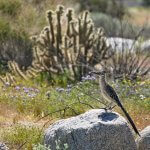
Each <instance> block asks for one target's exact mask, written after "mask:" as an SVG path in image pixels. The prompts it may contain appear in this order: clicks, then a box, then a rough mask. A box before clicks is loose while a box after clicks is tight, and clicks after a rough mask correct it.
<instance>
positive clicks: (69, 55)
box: [33, 6, 110, 80]
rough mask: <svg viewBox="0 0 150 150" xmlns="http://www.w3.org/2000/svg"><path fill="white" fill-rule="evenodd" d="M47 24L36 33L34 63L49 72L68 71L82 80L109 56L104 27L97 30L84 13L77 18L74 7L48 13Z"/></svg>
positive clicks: (60, 7) (60, 72)
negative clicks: (90, 70)
mask: <svg viewBox="0 0 150 150" xmlns="http://www.w3.org/2000/svg"><path fill="white" fill-rule="evenodd" d="M47 19H48V23H49V24H48V26H47V27H45V28H44V29H43V30H42V32H41V33H40V35H38V36H36V37H35V36H34V37H33V40H34V43H35V46H34V61H33V66H34V68H36V69H40V70H42V71H48V72H49V73H50V74H52V73H56V74H62V73H64V72H66V71H69V72H70V74H71V77H73V79H79V80H80V79H81V77H82V76H84V75H85V74H86V73H87V72H88V71H89V68H90V67H94V66H95V65H97V64H99V63H100V62H101V61H102V60H104V59H107V58H109V57H110V54H109V51H108V49H109V47H108V46H107V44H106V37H105V36H104V32H103V29H102V28H99V29H96V28H95V27H94V24H93V22H92V20H91V19H90V17H89V12H87V11H86V12H84V13H83V14H82V15H81V16H79V17H78V18H75V17H74V11H73V9H68V10H67V11H65V10H64V7H63V6H58V7H57V9H56V11H55V12H54V11H51V10H50V11H48V12H47Z"/></svg>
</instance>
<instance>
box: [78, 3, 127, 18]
mask: <svg viewBox="0 0 150 150" xmlns="http://www.w3.org/2000/svg"><path fill="white" fill-rule="evenodd" d="M78 2H79V3H80V11H83V10H89V11H91V12H102V13H105V14H107V15H110V16H112V17H115V18H122V17H123V16H124V14H125V13H126V10H125V7H124V6H123V3H122V2H121V1H117V0H107V1H106V0H86V1H85V0H79V1H78Z"/></svg>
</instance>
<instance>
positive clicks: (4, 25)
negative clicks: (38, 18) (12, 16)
mask: <svg viewBox="0 0 150 150" xmlns="http://www.w3.org/2000/svg"><path fill="white" fill-rule="evenodd" d="M0 59H1V61H3V62H5V63H7V62H8V61H16V62H17V63H18V64H19V66H21V67H22V66H24V67H28V66H29V65H31V62H32V43H31V41H30V40H29V38H28V35H27V34H26V33H25V32H24V31H22V30H21V29H17V30H14V29H12V28H11V25H10V24H9V23H8V22H7V21H6V20H5V19H3V18H1V19H0Z"/></svg>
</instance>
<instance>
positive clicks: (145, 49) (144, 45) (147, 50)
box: [141, 40, 150, 52]
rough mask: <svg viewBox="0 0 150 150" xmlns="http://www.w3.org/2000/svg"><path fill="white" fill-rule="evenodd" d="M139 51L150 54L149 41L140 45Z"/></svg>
mask: <svg viewBox="0 0 150 150" xmlns="http://www.w3.org/2000/svg"><path fill="white" fill-rule="evenodd" d="M141 50H142V51H144V52H150V40H147V41H144V42H142V43H141Z"/></svg>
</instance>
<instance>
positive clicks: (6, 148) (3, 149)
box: [0, 142, 9, 150]
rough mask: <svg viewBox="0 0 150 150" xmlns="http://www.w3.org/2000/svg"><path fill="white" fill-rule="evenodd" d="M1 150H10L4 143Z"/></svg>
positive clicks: (1, 144) (0, 144)
mask: <svg viewBox="0 0 150 150" xmlns="http://www.w3.org/2000/svg"><path fill="white" fill-rule="evenodd" d="M0 150H9V148H8V147H7V146H6V145H5V144H4V143H2V142H0Z"/></svg>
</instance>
